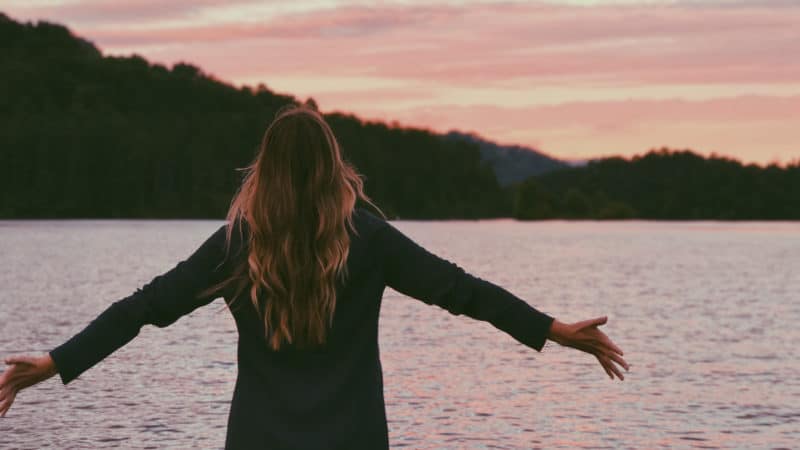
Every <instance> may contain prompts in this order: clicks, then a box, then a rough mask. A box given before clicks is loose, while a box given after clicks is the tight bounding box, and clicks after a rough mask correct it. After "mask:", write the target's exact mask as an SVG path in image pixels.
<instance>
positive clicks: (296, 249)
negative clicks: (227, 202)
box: [226, 105, 377, 350]
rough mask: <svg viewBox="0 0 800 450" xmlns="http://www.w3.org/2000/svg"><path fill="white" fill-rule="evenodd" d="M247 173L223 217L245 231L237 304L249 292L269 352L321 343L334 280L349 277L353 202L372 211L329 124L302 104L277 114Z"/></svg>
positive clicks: (330, 315) (329, 315)
mask: <svg viewBox="0 0 800 450" xmlns="http://www.w3.org/2000/svg"><path fill="white" fill-rule="evenodd" d="M244 170H245V176H244V180H243V182H242V185H241V187H240V189H239V191H238V192H237V193H236V195H235V196H234V198H233V200H232V202H231V207H230V209H229V211H228V215H227V219H228V222H229V223H230V224H234V223H237V222H239V223H245V224H246V225H247V227H248V228H249V233H248V236H249V245H248V246H247V248H248V255H247V258H245V259H246V261H243V262H242V265H241V266H240V267H239V268H238V269H237V270H236V273H234V274H233V276H232V279H233V278H237V277H238V279H239V282H240V283H239V290H238V291H237V295H236V296H235V298H238V293H239V292H241V291H242V290H243V289H244V288H245V286H246V287H248V288H249V297H250V301H251V302H252V303H253V305H254V306H255V309H256V311H258V313H259V314H260V315H261V316H262V317H263V322H264V325H265V330H266V336H265V337H266V339H267V341H268V343H269V346H270V347H271V348H272V349H274V350H277V349H279V348H280V347H281V344H283V343H285V342H288V343H293V344H294V345H296V346H298V347H299V348H303V347H308V346H313V345H315V344H322V343H324V342H325V338H326V329H327V326H328V325H330V323H331V321H332V319H333V313H334V309H335V307H336V281H337V279H339V278H341V279H342V280H343V279H344V278H346V277H347V271H346V268H347V266H346V262H347V256H348V253H349V247H350V236H349V234H348V230H347V227H350V229H353V230H355V227H354V224H353V210H354V208H355V205H356V202H357V200H358V198H362V199H364V200H365V201H366V202H368V203H370V204H372V205H373V206H375V205H374V204H373V203H372V201H371V200H370V198H369V197H368V196H367V195H366V194H365V193H364V190H363V181H362V179H361V177H360V175H359V174H358V173H357V171H356V170H355V168H354V167H353V166H351V165H350V164H349V163H348V162H347V161H345V160H344V159H343V158H342V155H341V152H340V148H339V144H338V143H337V141H336V138H335V137H334V134H333V131H332V130H331V128H330V126H329V125H328V123H327V122H326V121H325V119H324V118H323V116H322V115H321V114H320V113H319V112H318V111H316V110H315V109H314V108H312V107H310V106H307V105H290V106H288V107H284V108H282V109H281V110H279V111H278V113H277V115H276V117H275V120H274V121H273V122H272V123H271V124H270V125H269V127H268V128H267V130H266V133H265V134H264V137H263V139H262V141H261V145H260V147H259V149H258V152H257V154H256V157H255V160H254V161H253V162H252V164H250V165H249V166H248V167H246V168H244ZM376 208H377V207H376ZM231 228H232V227H229V230H228V245H230V241H231V239H230V233H231V230H230V229H231ZM245 274H246V276H245ZM226 281H232V280H226Z"/></svg>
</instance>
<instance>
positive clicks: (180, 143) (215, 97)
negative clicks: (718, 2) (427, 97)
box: [0, 13, 800, 220]
mask: <svg viewBox="0 0 800 450" xmlns="http://www.w3.org/2000/svg"><path fill="white" fill-rule="evenodd" d="M0 63H1V64H0V67H1V69H0V171H1V172H0V218H6V219H8V218H222V217H224V213H225V211H226V210H227V207H228V205H229V202H230V199H231V197H232V195H233V193H234V192H235V189H236V188H237V187H238V185H239V183H240V182H241V172H240V171H238V170H236V169H237V168H241V167H244V166H245V165H247V164H248V163H249V162H250V161H251V159H252V158H253V156H254V154H255V150H256V147H257V145H258V142H259V141H260V139H261V137H262V134H263V132H264V130H265V127H266V125H267V124H268V123H269V122H270V121H271V119H272V118H273V117H274V114H275V112H276V111H277V110H278V108H280V107H281V106H283V105H285V104H287V103H290V102H299V101H301V100H299V99H297V98H295V97H293V96H289V95H283V94H278V93H275V92H273V91H271V90H270V89H268V88H267V87H266V86H264V85H263V84H262V85H258V86H255V87H250V86H245V87H239V88H237V87H234V86H232V85H230V84H227V83H225V82H222V81H220V80H217V79H216V78H215V77H213V76H211V75H209V74H206V73H204V72H203V71H202V70H201V69H199V68H198V67H195V66H193V65H191V64H186V63H180V64H175V65H174V66H172V67H170V68H168V67H165V66H163V65H160V64H152V63H150V62H148V61H146V60H145V59H144V58H142V57H140V56H137V55H133V56H128V57H117V56H104V55H103V54H102V53H101V52H100V51H99V50H98V49H97V48H96V47H95V46H94V45H93V44H92V43H90V42H88V41H86V40H84V39H81V38H79V37H76V36H75V35H73V34H72V33H70V31H69V30H68V29H67V28H65V27H64V26H61V25H58V24H52V23H48V22H38V23H36V24H32V23H20V22H17V21H14V20H12V19H10V18H8V17H7V16H5V15H3V14H1V13H0ZM307 101H313V100H310V99H309V100H307ZM325 116H326V119H327V120H328V121H329V122H330V124H331V126H332V127H333V129H334V131H335V133H336V135H337V137H338V139H339V141H340V144H341V146H342V151H343V153H344V156H345V158H346V159H348V160H349V161H350V162H352V163H353V164H354V165H355V166H356V167H357V168H358V170H359V171H360V172H361V173H362V174H363V175H364V180H365V188H366V191H367V193H368V194H369V195H370V196H372V197H373V198H374V199H375V200H376V201H377V203H378V204H379V205H380V206H381V207H382V209H383V210H384V211H385V212H387V213H388V214H389V215H390V216H392V217H399V218H406V219H455V218H461V219H476V218H495V217H514V218H518V219H550V218H568V219H623V218H643V219H736V220H739V219H769V220H772V219H800V159H799V160H798V161H797V162H794V163H791V164H789V165H787V166H784V167H780V166H778V165H775V164H772V165H769V166H766V167H762V166H758V165H754V164H750V165H744V164H742V163H740V162H739V161H736V160H732V159H729V158H724V157H719V156H711V157H703V156H700V155H698V154H697V153H694V152H692V151H690V150H686V149H684V150H671V149H667V148H661V149H654V150H651V151H649V152H647V153H646V154H644V155H640V156H636V157H633V158H631V159H624V158H617V157H611V158H603V159H598V160H593V161H589V162H588V163H587V164H586V165H583V166H580V167H573V166H569V165H566V164H564V165H558V164H551V167H552V170H548V171H544V172H542V171H541V170H537V171H536V172H537V173H536V174H532V175H531V176H529V177H527V178H524V179H522V180H520V181H516V182H514V183H511V184H502V185H501V184H500V183H499V182H498V179H502V178H503V177H502V176H498V173H496V171H497V170H502V168H500V167H499V166H498V165H494V166H493V164H492V162H491V161H488V160H486V158H482V157H481V149H480V148H479V146H478V144H477V143H475V142H471V141H469V140H464V139H452V138H448V137H447V136H446V135H443V134H437V133H434V132H431V131H429V130H425V129H419V128H411V127H403V126H400V125H397V124H394V123H393V124H386V123H382V122H377V121H365V120H361V119H359V118H358V117H356V116H354V115H351V114H346V113H341V112H331V113H327V114H325ZM798 153H799V154H800V152H798ZM500 175H503V174H500ZM514 176H515V177H517V178H518V177H519V176H518V174H515V175H514Z"/></svg>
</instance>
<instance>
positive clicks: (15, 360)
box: [5, 355, 36, 365]
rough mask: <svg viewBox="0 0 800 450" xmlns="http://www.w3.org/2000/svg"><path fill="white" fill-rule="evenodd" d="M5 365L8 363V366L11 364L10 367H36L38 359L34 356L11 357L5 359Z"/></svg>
mask: <svg viewBox="0 0 800 450" xmlns="http://www.w3.org/2000/svg"><path fill="white" fill-rule="evenodd" d="M5 363H6V364H9V365H10V364H30V365H36V358H34V357H32V356H24V355H20V356H9V357H8V358H6V359H5Z"/></svg>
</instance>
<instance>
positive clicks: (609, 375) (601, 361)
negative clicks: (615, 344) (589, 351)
mask: <svg viewBox="0 0 800 450" xmlns="http://www.w3.org/2000/svg"><path fill="white" fill-rule="evenodd" d="M594 356H595V358H597V360H598V361H600V365H601V366H603V370H605V371H606V373H607V374H608V378H611V379H612V380H613V379H614V374H613V373H612V372H611V370H609V368H608V367H607V366H606V365H605V364H604V363H603V360H602V359H600V356H599V355H594Z"/></svg>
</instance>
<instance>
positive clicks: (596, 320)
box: [575, 316, 608, 330]
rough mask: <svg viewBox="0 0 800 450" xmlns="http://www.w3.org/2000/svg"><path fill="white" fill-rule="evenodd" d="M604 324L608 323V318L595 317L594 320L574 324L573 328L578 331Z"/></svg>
mask: <svg viewBox="0 0 800 450" xmlns="http://www.w3.org/2000/svg"><path fill="white" fill-rule="evenodd" d="M606 322H608V316H602V317H595V318H594V319H588V320H582V321H580V322H578V323H576V324H575V326H576V327H577V328H578V329H579V330H581V329H584V328H589V327H594V326H599V325H604V324H605V323H606Z"/></svg>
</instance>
